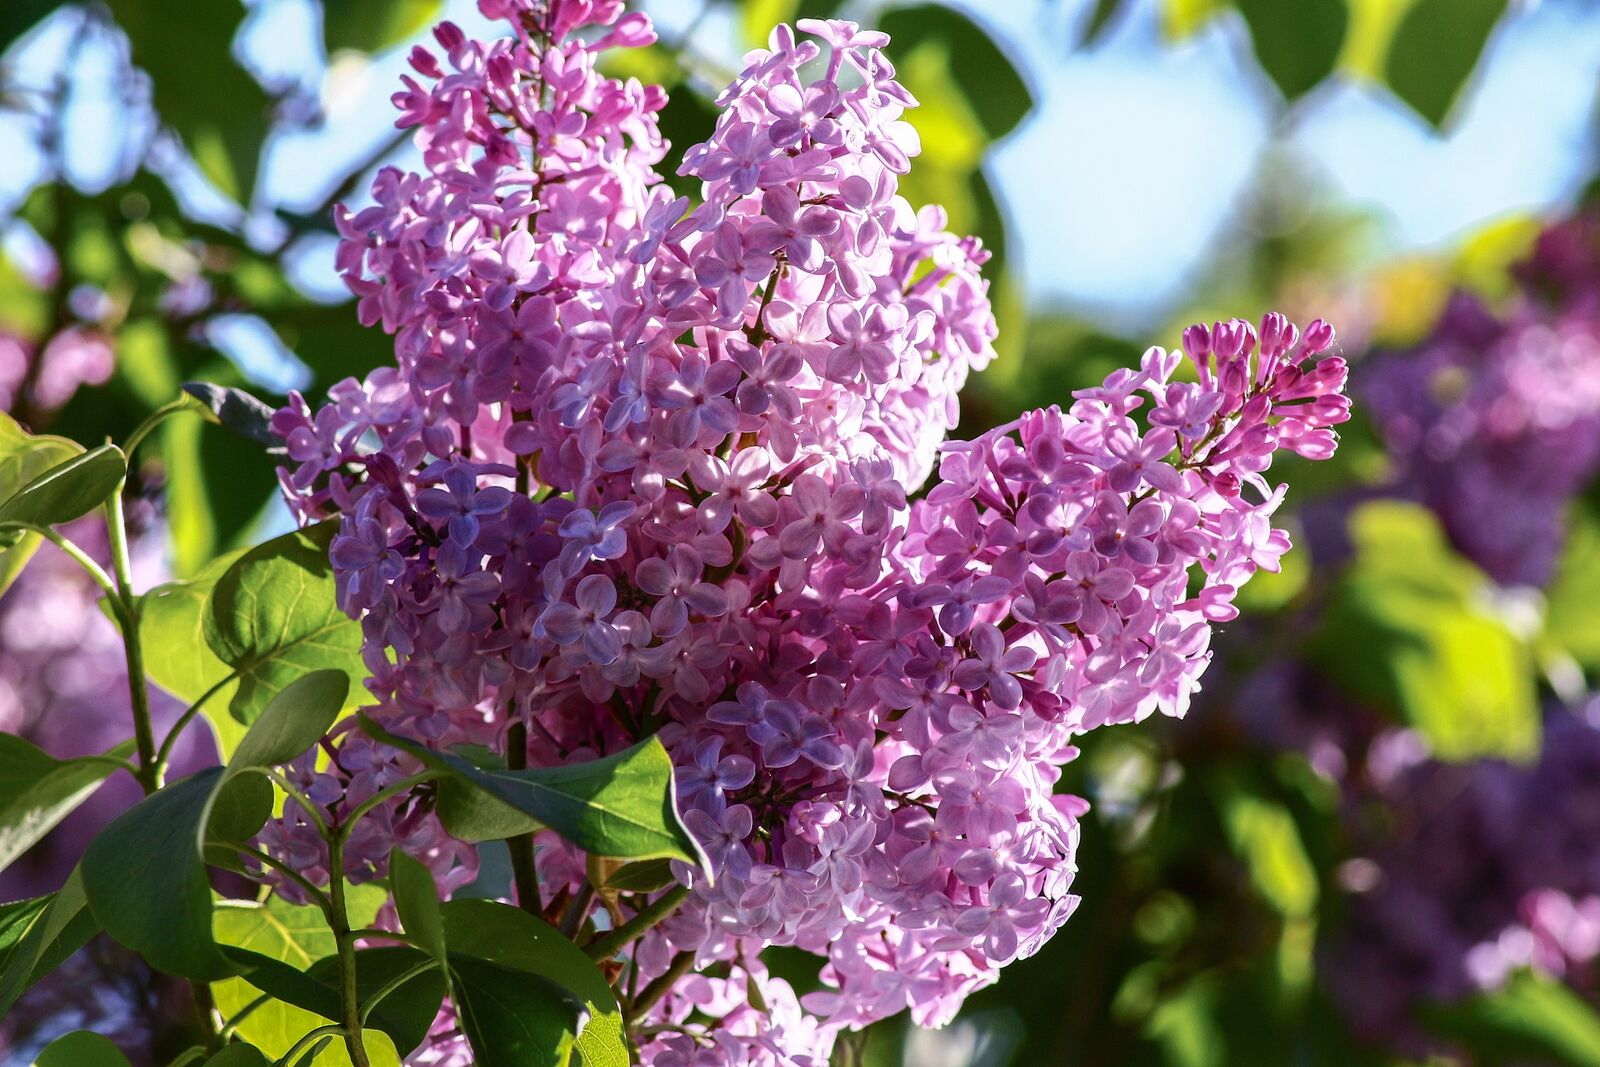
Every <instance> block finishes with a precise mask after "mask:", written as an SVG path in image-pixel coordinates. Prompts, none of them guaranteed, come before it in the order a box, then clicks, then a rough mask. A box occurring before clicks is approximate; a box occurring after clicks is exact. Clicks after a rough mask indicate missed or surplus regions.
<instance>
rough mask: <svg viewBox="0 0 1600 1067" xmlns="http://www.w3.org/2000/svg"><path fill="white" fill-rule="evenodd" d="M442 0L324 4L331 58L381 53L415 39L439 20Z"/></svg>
mask: <svg viewBox="0 0 1600 1067" xmlns="http://www.w3.org/2000/svg"><path fill="white" fill-rule="evenodd" d="M443 7H444V4H443V2H442V0H322V36H323V41H324V42H325V44H326V47H327V50H328V54H329V55H332V54H333V53H335V52H337V51H339V50H340V49H344V48H353V49H356V50H357V51H361V52H379V51H382V50H383V49H385V48H388V47H390V46H392V45H396V44H399V43H400V42H402V41H404V40H406V39H407V38H410V37H413V36H415V35H416V34H417V33H418V32H419V31H421V30H422V29H423V28H425V27H426V26H428V25H429V24H431V23H432V22H433V21H434V20H435V19H437V18H438V17H439V12H440V10H441V9H442V8H443Z"/></svg>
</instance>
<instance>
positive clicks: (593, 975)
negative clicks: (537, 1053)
mask: <svg viewBox="0 0 1600 1067" xmlns="http://www.w3.org/2000/svg"><path fill="white" fill-rule="evenodd" d="M441 914H442V915H443V917H444V936H445V941H446V942H447V943H448V944H449V945H450V951H451V953H452V955H459V956H471V957H473V958H475V959H480V960H486V961H488V962H489V963H492V964H495V965H496V966H498V967H503V968H506V969H507V970H511V971H518V972H523V973H526V974H536V975H539V976H541V977H543V978H546V979H549V980H550V981H551V982H554V983H555V984H556V985H558V986H560V987H561V988H563V989H566V990H568V991H570V992H571V993H573V994H574V995H576V996H577V997H578V998H579V999H580V1000H582V1001H584V1003H585V1007H586V1008H587V1010H588V1013H589V1021H588V1023H586V1024H585V1025H584V1028H583V1030H582V1032H581V1033H579V1034H578V1045H577V1048H578V1053H579V1055H580V1056H581V1057H582V1062H583V1064H584V1067H627V1064H628V1048H627V1044H626V1042H625V1041H624V1039H623V1036H622V1030H623V1022H622V1009H621V1008H620V1007H618V1005H617V998H616V994H615V993H613V992H612V990H611V987H610V985H608V984H607V983H606V979H605V975H603V974H601V973H600V969H599V968H598V967H596V966H595V964H594V961H593V960H591V959H589V957H588V956H586V955H584V952H583V950H582V949H580V948H579V947H578V946H577V945H575V944H573V943H572V942H571V941H570V940H568V939H567V938H566V937H563V936H562V934H561V932H560V931H559V930H557V929H556V928H555V927H553V926H551V925H550V924H549V923H547V922H544V921H543V920H542V919H539V918H537V917H535V916H533V915H529V914H528V913H527V912H525V911H523V910H522V909H521V908H514V907H512V906H511V905H509V904H500V903H497V902H495V901H491V900H452V901H450V902H449V903H447V904H445V905H444V906H443V908H442V909H441Z"/></svg>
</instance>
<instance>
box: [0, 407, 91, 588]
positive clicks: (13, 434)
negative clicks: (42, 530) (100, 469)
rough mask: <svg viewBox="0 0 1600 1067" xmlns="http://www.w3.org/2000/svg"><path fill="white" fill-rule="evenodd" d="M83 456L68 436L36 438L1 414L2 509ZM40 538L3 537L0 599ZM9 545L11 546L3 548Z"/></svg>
mask: <svg viewBox="0 0 1600 1067" xmlns="http://www.w3.org/2000/svg"><path fill="white" fill-rule="evenodd" d="M82 454H83V446H82V445H80V444H78V443H77V442H76V441H69V440H68V439H67V438H65V437H51V436H36V435H34V434H30V433H28V431H26V430H24V429H23V428H22V427H21V426H19V425H18V424H17V422H16V420H15V419H13V418H12V417H11V416H10V415H7V414H6V413H5V412H3V411H0V486H3V487H5V488H3V489H0V507H3V506H4V504H5V502H6V501H8V500H10V499H11V497H12V496H15V495H16V491H17V490H18V489H20V488H21V487H22V486H24V485H27V484H28V483H29V482H31V481H33V480H34V479H35V478H37V477H38V476H39V475H41V474H43V473H44V472H45V471H47V470H49V469H50V468H52V467H55V466H57V465H58V464H61V463H65V462H66V461H67V460H69V459H71V458H72V457H73V456H79V455H82ZM40 540H41V538H40V536H39V535H38V534H36V533H23V534H21V535H20V536H18V534H17V532H16V531H7V532H5V533H3V534H0V596H3V595H5V591H6V589H8V588H9V587H10V585H11V583H12V582H14V581H16V578H17V575H18V574H21V573H22V568H23V567H24V566H25V565H26V564H27V562H28V560H29V558H30V557H32V555H33V553H34V551H35V550H37V549H38V547H39V542H40ZM8 542H9V543H10V545H11V547H9V548H6V547H4V545H5V544H6V543H8Z"/></svg>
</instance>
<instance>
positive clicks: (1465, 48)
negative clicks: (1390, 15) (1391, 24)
mask: <svg viewBox="0 0 1600 1067" xmlns="http://www.w3.org/2000/svg"><path fill="white" fill-rule="evenodd" d="M1505 9H1506V0H1417V2H1416V3H1414V4H1412V5H1411V7H1410V8H1409V9H1408V10H1407V11H1406V13H1405V14H1404V15H1403V16H1402V17H1401V19H1400V25H1399V26H1398V27H1396V28H1395V31H1394V36H1393V37H1391V38H1390V40H1389V54H1388V57H1387V59H1386V60H1385V62H1384V68H1383V69H1384V77H1385V79H1386V80H1387V81H1388V83H1389V88H1390V89H1392V90H1394V93H1395V95H1396V96H1398V97H1399V98H1400V99H1401V100H1404V101H1405V102H1406V103H1407V104H1409V105H1410V106H1411V108H1412V110H1414V111H1415V112H1416V113H1417V114H1419V115H1421V116H1422V117H1423V118H1425V119H1427V120H1428V122H1429V123H1431V124H1432V125H1433V126H1434V127H1435V128H1439V127H1442V126H1444V124H1445V122H1446V120H1447V119H1449V118H1450V116H1451V113H1452V112H1453V111H1454V109H1455V107H1456V104H1457V102H1458V100H1459V98H1460V96H1461V89H1462V86H1464V85H1465V84H1466V82H1467V79H1468V78H1469V77H1470V76H1471V74H1472V71H1473V68H1474V67H1476V66H1477V65H1478V58H1479V56H1481V55H1482V54H1483V46H1484V45H1485V44H1486V43H1487V42H1488V40H1489V34H1490V33H1491V32H1493V30H1494V27H1495V24H1496V23H1498V22H1499V21H1500V16H1501V15H1502V14H1504V13H1505Z"/></svg>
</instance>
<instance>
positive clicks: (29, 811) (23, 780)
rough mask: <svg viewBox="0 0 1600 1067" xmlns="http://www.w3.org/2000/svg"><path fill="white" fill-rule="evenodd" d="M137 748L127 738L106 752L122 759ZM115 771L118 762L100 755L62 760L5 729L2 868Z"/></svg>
mask: <svg viewBox="0 0 1600 1067" xmlns="http://www.w3.org/2000/svg"><path fill="white" fill-rule="evenodd" d="M132 751H133V742H132V741H128V742H125V743H123V744H121V745H118V746H117V747H116V748H114V749H112V750H111V751H110V752H108V753H106V755H107V756H111V757H115V758H118V759H123V758H126V757H127V755H128V754H129V753H130V752H132ZM116 770H117V767H116V764H114V763H108V762H102V761H99V760H93V759H68V760H59V759H56V758H55V757H54V756H52V755H50V754H49V753H47V752H45V751H44V750H43V749H40V748H38V747H36V746H34V745H32V744H30V743H28V742H27V741H24V740H23V739H22V738H20V737H17V736H16V735H15V734H4V733H0V870H4V869H5V868H7V867H9V866H11V864H13V863H14V862H16V860H17V858H18V857H19V856H21V855H22V854H23V853H24V852H26V851H27V850H28V849H29V848H31V847H32V846H33V844H34V843H35V842H36V841H38V840H39V839H40V838H42V837H44V835H45V834H47V833H49V832H50V831H51V830H53V829H54V828H55V826H56V824H57V823H59V822H60V821H61V820H62V819H65V818H66V817H67V816H68V815H70V814H71V813H72V812H73V810H74V809H76V808H77V807H78V805H79V804H82V803H83V802H84V801H85V800H87V799H89V797H90V795H91V794H93V793H94V791H95V790H96V789H98V788H99V787H100V783H101V782H103V781H104V780H105V779H106V778H107V777H109V776H110V775H111V774H112V773H113V772H115V771H116Z"/></svg>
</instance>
